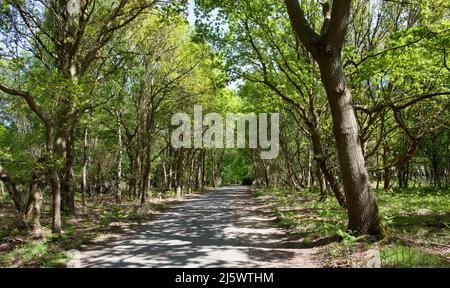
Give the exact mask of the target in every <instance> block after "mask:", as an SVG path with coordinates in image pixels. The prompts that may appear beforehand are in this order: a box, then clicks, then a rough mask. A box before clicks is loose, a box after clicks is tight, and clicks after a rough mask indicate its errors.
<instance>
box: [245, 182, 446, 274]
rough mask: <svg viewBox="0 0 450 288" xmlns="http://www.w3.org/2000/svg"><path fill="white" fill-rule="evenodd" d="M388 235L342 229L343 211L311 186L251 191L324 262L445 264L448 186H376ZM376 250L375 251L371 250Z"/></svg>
mask: <svg viewBox="0 0 450 288" xmlns="http://www.w3.org/2000/svg"><path fill="white" fill-rule="evenodd" d="M375 194H376V195H377V198H378V203H379V206H380V212H381V215H382V217H383V219H384V222H385V224H386V225H387V228H388V236H387V237H386V239H383V240H382V241H378V242H373V241H370V239H366V238H364V237H355V236H352V235H350V234H348V233H347V232H346V223H347V215H346V211H345V210H343V209H341V208H340V207H339V205H338V204H337V202H336V200H335V199H334V198H333V197H332V196H329V197H328V199H326V200H325V201H319V193H318V191H315V190H306V191H290V190H285V189H281V188H263V189H259V190H256V191H254V192H253V196H254V197H256V198H257V199H258V200H259V201H261V202H262V203H263V204H264V205H266V206H267V207H270V208H271V210H272V211H273V212H274V214H275V215H276V216H277V218H278V221H279V224H280V225H281V226H283V227H284V228H288V229H289V230H290V232H291V235H292V237H293V238H295V239H297V240H299V241H298V242H299V247H300V248H308V247H320V248H319V251H320V253H319V254H320V257H321V258H322V259H321V260H322V263H324V266H326V267H367V266H368V265H369V266H370V265H372V264H370V263H371V261H372V260H373V259H379V260H378V263H375V264H373V265H374V266H381V267H450V243H449V240H448V239H450V201H449V196H450V190H449V189H441V190H436V189H433V188H416V189H402V190H393V191H390V192H384V191H382V190H376V191H375ZM374 253H375V254H374Z"/></svg>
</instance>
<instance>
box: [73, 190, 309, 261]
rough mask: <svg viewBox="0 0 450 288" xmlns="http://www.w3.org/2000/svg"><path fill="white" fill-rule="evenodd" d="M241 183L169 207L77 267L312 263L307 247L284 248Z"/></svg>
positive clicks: (284, 243)
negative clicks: (303, 248) (237, 185)
mask: <svg viewBox="0 0 450 288" xmlns="http://www.w3.org/2000/svg"><path fill="white" fill-rule="evenodd" d="M260 209H261V207H260V206H258V205H257V204H256V203H255V201H254V200H253V199H251V197H250V196H249V191H248V190H247V189H246V188H245V187H225V188H220V189H217V190H214V191H211V192H209V193H207V194H204V195H201V196H199V197H198V198H195V199H192V200H190V201H188V202H185V203H183V204H181V205H180V206H178V207H175V208H173V209H170V210H168V211H166V212H165V213H163V214H161V215H159V216H158V217H156V219H155V220H153V221H151V222H149V223H146V224H143V225H141V226H140V228H139V230H138V231H135V232H130V233H129V234H127V235H124V236H122V237H120V238H118V239H117V240H113V241H110V242H109V243H108V244H106V245H104V246H97V247H88V249H89V250H86V251H84V252H82V253H81V266H82V267H314V263H313V262H312V261H311V259H310V258H311V254H312V251H311V250H302V249H297V248H287V247H289V246H291V247H295V246H293V245H288V242H287V239H286V238H285V233H284V232H283V231H282V230H280V229H279V228H276V225H275V223H274V219H273V218H271V217H270V216H269V215H267V214H264V213H261V212H259V210H260Z"/></svg>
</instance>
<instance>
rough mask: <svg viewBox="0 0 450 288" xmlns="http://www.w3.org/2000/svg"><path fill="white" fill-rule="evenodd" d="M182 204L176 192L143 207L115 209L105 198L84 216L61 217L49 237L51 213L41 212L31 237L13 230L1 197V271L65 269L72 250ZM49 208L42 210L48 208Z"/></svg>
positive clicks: (129, 203) (132, 203)
mask: <svg viewBox="0 0 450 288" xmlns="http://www.w3.org/2000/svg"><path fill="white" fill-rule="evenodd" d="M50 200H51V199H45V201H46V202H49V201H50ZM184 200H185V198H177V197H176V195H175V192H167V193H165V194H164V197H159V196H157V197H154V198H151V200H149V202H148V203H147V204H146V205H145V206H140V205H139V201H138V200H129V199H124V200H123V201H122V204H120V205H117V204H115V203H114V201H113V197H109V196H107V195H106V196H103V197H102V199H101V201H100V200H98V201H93V203H90V204H89V205H88V210H87V213H78V215H76V216H72V217H67V216H65V217H63V232H62V234H61V235H54V234H52V233H51V230H50V227H51V211H50V210H44V211H42V230H41V231H39V232H40V233H39V235H30V234H29V233H27V232H25V231H20V230H17V229H15V228H13V227H12V225H11V224H12V223H13V220H14V213H15V212H14V207H13V206H12V205H11V202H12V201H10V199H8V196H7V195H4V196H3V197H0V267H65V264H66V263H67V262H68V261H69V260H70V258H69V256H68V253H67V252H68V251H70V250H71V249H77V250H80V249H81V248H82V246H83V245H89V244H92V243H93V242H95V241H102V240H107V239H109V238H110V237H114V236H117V235H120V234H123V233H126V232H127V231H130V230H132V229H134V228H136V226H137V225H140V224H141V223H143V222H146V221H149V220H151V219H152V218H153V217H154V216H155V215H156V214H158V213H161V212H162V211H164V210H165V209H167V208H169V207H172V206H173V205H175V204H177V203H179V202H181V201H184ZM77 202H78V203H80V201H77ZM49 204H50V203H45V205H43V207H51V205H49ZM77 211H81V207H78V209H77Z"/></svg>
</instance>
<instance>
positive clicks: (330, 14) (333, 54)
mask: <svg viewBox="0 0 450 288" xmlns="http://www.w3.org/2000/svg"><path fill="white" fill-rule="evenodd" d="M285 4H286V8H287V10H288V14H289V18H290V21H291V24H292V28H293V29H294V31H295V33H296V35H297V37H298V39H299V40H300V41H301V43H302V44H303V46H304V47H305V48H306V49H307V50H308V51H309V52H311V54H312V55H313V56H314V58H315V59H316V61H317V63H318V64H319V69H320V74H321V80H322V83H323V85H324V87H325V91H326V94H327V99H328V103H329V105H330V109H331V116H332V118H333V133H334V137H335V139H336V147H337V152H338V153H337V154H338V159H339V166H340V170H341V173H342V179H343V182H344V192H345V198H346V204H347V211H348V219H349V222H348V229H349V230H351V231H354V232H357V233H359V234H371V235H377V236H380V235H383V234H384V229H383V226H382V224H381V220H380V218H379V216H378V206H377V203H376V200H375V196H374V194H373V193H372V189H371V184H370V180H369V175H368V173H367V169H366V166H365V161H364V156H363V151H362V149H361V143H360V141H359V135H358V123H357V121H356V115H355V111H354V109H353V103H352V95H351V93H350V89H349V87H348V84H347V80H346V78H345V74H344V69H343V66H342V58H341V54H342V47H343V44H344V40H345V34H346V32H347V26H348V21H349V15H350V6H351V0H334V1H333V6H332V9H329V8H330V7H329V5H328V4H327V3H325V4H324V5H323V8H324V9H323V12H324V13H323V14H324V21H323V26H322V29H321V33H320V34H318V33H317V32H316V31H315V30H314V29H313V28H312V27H311V25H310V24H309V23H308V20H307V18H306V16H305V12H304V11H303V10H302V8H301V7H300V4H299V2H298V0H285Z"/></svg>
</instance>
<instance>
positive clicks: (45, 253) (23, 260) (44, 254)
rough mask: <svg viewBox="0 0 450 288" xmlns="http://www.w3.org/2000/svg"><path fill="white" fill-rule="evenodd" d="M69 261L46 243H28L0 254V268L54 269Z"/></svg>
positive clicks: (62, 252)
mask: <svg viewBox="0 0 450 288" xmlns="http://www.w3.org/2000/svg"><path fill="white" fill-rule="evenodd" d="M69 260H70V259H69V258H68V257H67V256H66V254H65V252H64V251H63V250H61V249H60V248H59V247H57V246H56V245H53V244H51V243H48V242H41V243H39V242H30V243H26V244H22V245H19V246H16V247H15V248H14V249H13V250H11V251H9V252H7V253H2V254H0V266H2V267H55V266H62V265H63V264H64V263H66V262H67V261H69Z"/></svg>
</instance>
